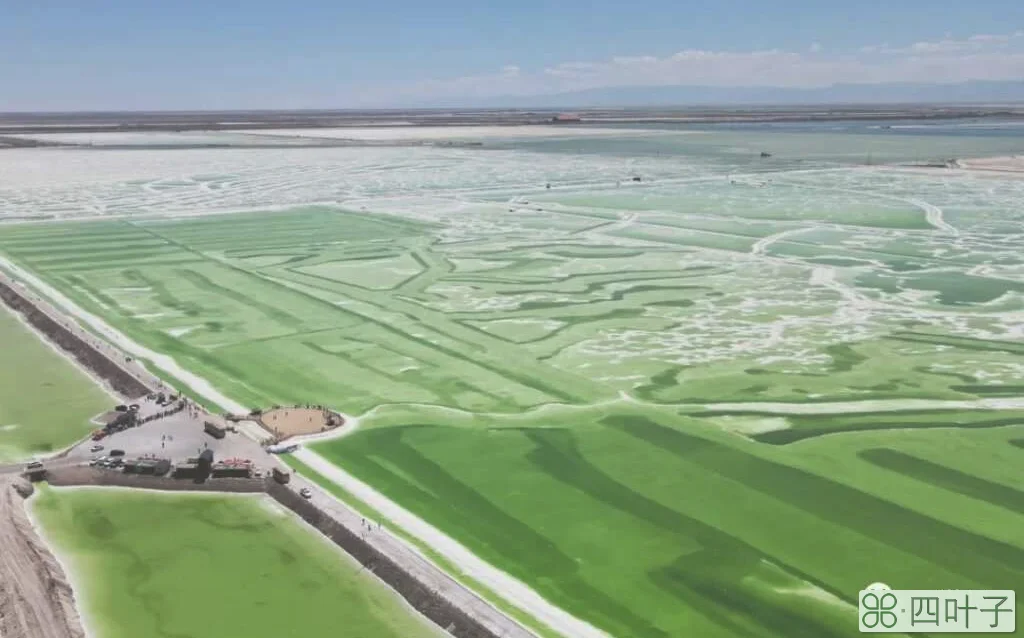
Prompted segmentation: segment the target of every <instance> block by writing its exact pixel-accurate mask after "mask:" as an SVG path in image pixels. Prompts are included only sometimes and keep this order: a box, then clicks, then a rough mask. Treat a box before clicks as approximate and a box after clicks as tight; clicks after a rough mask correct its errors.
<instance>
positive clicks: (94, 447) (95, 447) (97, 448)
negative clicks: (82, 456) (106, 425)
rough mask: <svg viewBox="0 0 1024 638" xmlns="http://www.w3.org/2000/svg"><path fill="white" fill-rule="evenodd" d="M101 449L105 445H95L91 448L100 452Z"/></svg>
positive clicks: (90, 449) (92, 450)
mask: <svg viewBox="0 0 1024 638" xmlns="http://www.w3.org/2000/svg"><path fill="white" fill-rule="evenodd" d="M101 450H103V446H102V445H94V446H92V447H91V448H89V451H90V452H99V451H101Z"/></svg>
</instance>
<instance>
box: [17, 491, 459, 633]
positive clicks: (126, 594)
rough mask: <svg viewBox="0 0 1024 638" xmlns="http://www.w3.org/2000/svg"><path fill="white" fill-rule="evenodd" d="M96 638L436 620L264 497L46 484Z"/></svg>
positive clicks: (61, 548)
mask: <svg viewBox="0 0 1024 638" xmlns="http://www.w3.org/2000/svg"><path fill="white" fill-rule="evenodd" d="M33 513H34V515H35V517H36V519H37V520H38V521H39V522H40V523H41V525H42V527H43V529H44V531H45V534H46V536H47V538H48V539H49V540H51V541H52V542H53V543H54V544H55V548H54V549H55V552H56V554H57V556H58V557H59V558H60V559H61V561H62V562H63V563H64V564H65V565H67V566H70V568H71V570H72V571H73V577H72V582H73V585H74V586H75V596H76V598H77V600H78V602H79V605H80V606H84V616H85V618H86V622H87V625H88V627H89V629H90V630H91V631H92V632H93V636H92V638H122V637H123V638H129V637H139V636H146V637H147V638H183V637H185V636H188V637H189V638H225V637H227V636H247V637H248V638H283V637H287V636H332V637H337V638H420V637H426V636H437V635H439V632H438V631H437V630H436V629H435V628H434V627H433V626H432V625H430V624H429V622H428V621H427V620H426V619H424V618H422V617H421V616H419V615H417V614H416V613H415V612H413V611H412V610H411V609H409V608H408V607H407V606H406V605H405V604H404V602H403V601H402V600H401V599H399V598H398V597H397V596H396V595H395V594H394V593H393V592H392V591H390V590H389V589H388V588H387V587H385V586H384V585H383V584H382V583H380V582H379V581H377V580H376V578H375V577H374V576H372V575H371V574H369V573H367V572H366V571H365V570H361V569H360V568H361V566H360V565H358V564H357V563H355V561H352V560H349V559H347V558H346V557H344V556H343V555H341V554H340V553H339V552H338V551H337V550H336V549H334V548H333V546H331V545H330V544H329V543H328V541H326V540H325V539H323V538H321V537H319V536H318V535H317V534H316V533H315V532H313V531H312V530H309V529H306V528H304V527H303V526H302V525H300V523H298V522H297V521H296V520H295V519H294V518H292V517H291V515H290V514H286V513H285V511H284V510H278V506H277V505H276V504H275V503H273V502H272V501H270V500H269V499H265V498H264V497H255V496H210V495H198V494H186V495H181V494H164V493H157V492H128V491H124V490H116V491H115V490H103V489H74V490H61V489H52V488H44V489H43V490H42V493H41V494H40V495H39V496H38V497H36V499H35V500H34V501H33Z"/></svg>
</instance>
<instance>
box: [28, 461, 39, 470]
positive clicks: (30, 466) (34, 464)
mask: <svg viewBox="0 0 1024 638" xmlns="http://www.w3.org/2000/svg"><path fill="white" fill-rule="evenodd" d="M41 467H43V464H42V463H40V462H39V461H32V462H31V463H29V464H28V465H26V466H25V469H26V470H38V469H39V468H41Z"/></svg>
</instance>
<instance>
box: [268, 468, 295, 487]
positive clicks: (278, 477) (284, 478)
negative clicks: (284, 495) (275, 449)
mask: <svg viewBox="0 0 1024 638" xmlns="http://www.w3.org/2000/svg"><path fill="white" fill-rule="evenodd" d="M272 474H273V475H274V480H275V481H277V482H278V483H280V484H281V485H284V484H285V483H287V482H288V481H290V480H292V475H291V472H285V471H284V470H282V469H281V468H279V467H275V468H274V469H273V470H272Z"/></svg>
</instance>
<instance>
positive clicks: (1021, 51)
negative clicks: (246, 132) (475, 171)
mask: <svg viewBox="0 0 1024 638" xmlns="http://www.w3.org/2000/svg"><path fill="white" fill-rule="evenodd" d="M915 45H916V48H914V47H915ZM968 79H1024V0H981V1H980V2H973V3H972V2H963V1H962V0H960V1H957V2H953V1H947V0H930V1H925V0H886V1H884V2H882V1H877V0H858V1H857V2H843V3H840V2H835V1H833V0H817V1H811V0H776V1H774V2H771V1H769V0H759V1H754V0H715V1H712V2H706V3H693V2H681V1H678V0H675V1H673V0H653V1H648V2H645V3H636V2H622V1H619V2H612V1H610V0H590V1H582V0H566V1H563V2H559V3H556V2H551V1H539V0H519V1H517V2H500V3H488V2H471V1H469V0H456V1H450V0H449V1H444V0H442V1H441V2H423V1H422V0H390V1H389V2H363V3H352V2H341V3H339V2H331V1H330V0H313V1H307V2H292V3H276V2H266V1H263V0H255V1H251V2H246V3H225V2H197V1H193V0H181V1H178V2H173V3H172V2H131V3H129V2H125V1H121V2H109V1H108V2H98V1H92V2H91V1H89V0H81V1H79V2H70V1H58V2H54V1H50V0H31V1H24V0H22V1H21V2H14V1H12V0H0V110H8V111H9V110H36V109H39V110H78V109H118V108H143V109H157V108H167V109H188V108H195V109H209V108H290V107H295V108H305V107H308V108H317V107H322V108H329V107H348V106H364V105H365V106H385V105H392V104H393V105H395V106H402V105H406V104H413V103H417V102H419V101H423V100H430V99H434V98H437V97H438V96H442V95H444V96H449V97H450V96H452V95H463V94H464V95H466V96H467V97H481V96H495V95H535V94H546V93H551V92H560V91H571V90H578V89H585V88H594V87H598V86H619V85H629V84H644V85H647V84H654V85H666V84H718V85H750V84H767V85H772V86H776V85H777V86H806V85H822V84H829V83H831V82H869V81H909V80H917V81H924V82H931V81H937V82H953V81H962V80H968Z"/></svg>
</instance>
